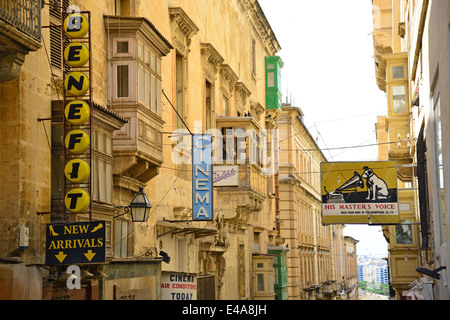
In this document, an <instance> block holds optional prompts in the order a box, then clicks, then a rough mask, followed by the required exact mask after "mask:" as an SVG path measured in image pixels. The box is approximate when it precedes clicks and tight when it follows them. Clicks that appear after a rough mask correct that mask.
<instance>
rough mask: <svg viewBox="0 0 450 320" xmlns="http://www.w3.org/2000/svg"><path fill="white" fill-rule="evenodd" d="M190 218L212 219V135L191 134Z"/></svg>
mask: <svg viewBox="0 0 450 320" xmlns="http://www.w3.org/2000/svg"><path fill="white" fill-rule="evenodd" d="M192 219H193V220H212V219H213V168H212V136H211V135H204V134H198V135H196V134H194V135H193V136H192Z"/></svg>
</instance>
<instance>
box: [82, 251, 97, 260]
mask: <svg viewBox="0 0 450 320" xmlns="http://www.w3.org/2000/svg"><path fill="white" fill-rule="evenodd" d="M84 255H85V256H86V258H87V259H88V260H89V261H91V260H92V258H93V257H94V256H95V252H92V250H88V252H86V253H85V254H84Z"/></svg>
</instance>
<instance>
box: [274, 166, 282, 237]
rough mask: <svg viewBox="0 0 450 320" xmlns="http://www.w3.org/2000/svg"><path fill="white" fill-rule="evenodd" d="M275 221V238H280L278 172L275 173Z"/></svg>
mask: <svg viewBox="0 0 450 320" xmlns="http://www.w3.org/2000/svg"><path fill="white" fill-rule="evenodd" d="M275 221H276V230H277V237H281V231H280V224H281V223H280V179H279V174H278V171H277V173H275Z"/></svg>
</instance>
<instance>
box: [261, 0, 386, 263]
mask: <svg viewBox="0 0 450 320" xmlns="http://www.w3.org/2000/svg"><path fill="white" fill-rule="evenodd" d="M258 2H259V4H260V6H261V8H262V9H263V11H264V14H265V15H266V18H267V20H268V21H269V24H270V26H271V28H272V30H273V31H274V33H275V36H276V38H277V39H278V42H279V44H280V46H281V50H280V51H279V52H278V53H277V55H278V56H280V57H281V59H282V60H283V62H284V67H283V69H282V70H281V77H282V80H281V82H282V94H283V102H289V103H291V104H292V105H295V106H297V107H300V108H301V109H302V111H303V113H304V122H305V124H306V127H307V128H308V130H309V131H310V133H311V135H312V136H313V138H315V139H316V141H317V144H318V146H319V147H320V148H321V149H322V152H323V154H324V155H325V157H326V158H327V160H328V161H376V160H377V159H378V157H377V152H378V150H377V146H376V145H375V144H376V143H377V141H376V135H375V123H376V120H377V115H385V114H386V108H387V107H386V94H385V93H384V92H383V91H381V90H379V88H378V86H377V84H376V80H375V66H374V59H373V38H372V31H373V25H372V1H371V0H340V1H336V0H314V1H311V0H276V1H275V0H259V1H258ZM355 146H358V147H355ZM347 147H352V148H347ZM344 234H345V235H348V236H351V237H353V238H355V239H357V240H359V243H358V244H357V252H358V254H359V255H362V254H364V255H374V256H380V257H384V256H387V244H386V241H385V239H384V237H383V235H382V232H381V228H380V227H379V226H369V225H347V226H346V228H345V229H344Z"/></svg>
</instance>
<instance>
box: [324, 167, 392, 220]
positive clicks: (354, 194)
mask: <svg viewBox="0 0 450 320" xmlns="http://www.w3.org/2000/svg"><path fill="white" fill-rule="evenodd" d="M320 175H321V184H322V186H321V190H322V223H323V224H397V223H399V209H398V200H397V165H396V162H395V161H373V162H323V163H321V164H320Z"/></svg>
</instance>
